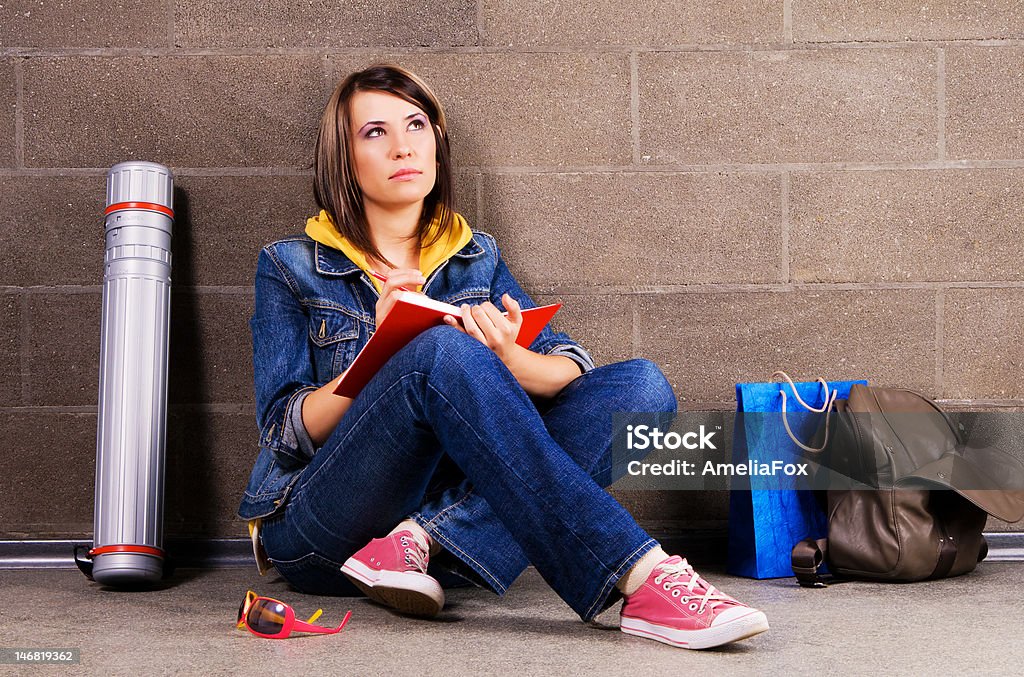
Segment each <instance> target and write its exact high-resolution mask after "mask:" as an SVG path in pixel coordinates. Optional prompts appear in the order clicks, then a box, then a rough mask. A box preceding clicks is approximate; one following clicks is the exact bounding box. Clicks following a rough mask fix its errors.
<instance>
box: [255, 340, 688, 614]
mask: <svg viewBox="0 0 1024 677" xmlns="http://www.w3.org/2000/svg"><path fill="white" fill-rule="evenodd" d="M538 406H539V407H540V409H538ZM675 410H676V399H675V396H674V394H673V392H672V389H671V387H670V386H669V384H668V382H667V381H666V380H665V377H664V376H663V375H662V373H661V371H660V370H659V369H658V367H656V366H655V365H654V364H653V363H651V362H649V361H647V360H641V359H636V360H630V361H627V362H620V363H617V364H611V365H607V366H603V367H598V368H596V369H593V370H591V371H589V372H587V373H586V374H583V375H581V376H579V377H578V378H576V379H575V380H574V381H573V382H571V383H570V384H569V385H568V386H566V387H565V388H564V389H563V390H562V392H561V393H559V395H558V396H556V397H555V398H552V399H551V400H550V401H545V402H538V403H535V402H534V401H533V400H532V399H531V398H530V397H529V395H528V394H527V393H526V392H525V391H524V390H523V389H522V387H520V385H519V384H518V382H517V381H516V380H515V378H514V377H513V375H512V374H511V372H509V370H508V369H507V368H506V367H505V365H504V364H503V363H502V362H501V360H499V359H498V357H497V355H495V354H494V352H493V351H492V350H491V349H490V348H488V347H486V346H485V345H483V344H482V343H480V342H479V341H477V340H476V339H474V338H472V337H470V336H467V335H465V334H463V333H461V332H459V331H458V330H456V329H454V328H451V327H436V328H434V329H431V330H428V331H426V332H424V333H423V334H421V335H420V336H419V337H417V338H416V339H415V340H413V341H412V342H411V343H409V344H408V345H407V346H405V347H404V348H403V349H402V350H401V351H399V352H398V353H397V354H396V355H395V356H394V357H393V358H392V359H391V360H390V361H388V363H387V364H385V365H384V367H383V368H382V369H381V370H380V371H379V372H378V373H377V375H376V376H374V378H373V379H372V380H371V381H370V383H369V384H367V386H366V387H365V388H364V390H363V391H362V392H361V393H360V394H359V396H358V397H357V398H356V399H355V400H354V401H353V403H352V405H351V407H350V408H349V410H348V411H347V412H346V414H345V416H344V417H343V418H342V420H341V423H339V424H338V426H337V428H336V429H335V430H334V432H333V433H332V434H331V436H330V437H329V438H328V439H327V441H326V442H325V443H324V445H323V446H322V447H321V448H320V449H319V450H318V451H317V453H316V455H315V456H314V457H313V459H312V460H311V461H310V463H309V465H308V466H307V467H306V468H305V469H304V470H303V472H302V476H301V477H300V478H299V479H298V481H297V483H296V485H295V487H294V489H293V491H292V494H291V498H290V500H289V502H288V503H287V504H286V506H285V509H284V510H283V512H282V513H279V514H278V515H275V516H274V517H272V518H269V519H268V520H266V521H265V522H264V525H263V531H262V533H263V543H264V547H265V548H266V551H267V554H268V556H269V558H270V559H271V560H272V561H273V562H274V564H275V566H276V568H277V570H278V571H279V573H280V574H281V576H283V577H284V578H285V580H287V581H288V582H289V583H290V584H291V585H292V586H293V587H295V588H297V589H298V590H300V591H303V592H310V593H315V594H358V592H357V591H356V590H355V588H354V587H352V586H351V584H350V583H349V582H348V580H347V579H346V578H345V576H344V575H343V574H342V573H341V572H340V567H341V564H342V563H343V562H344V561H345V560H346V559H348V557H349V556H351V555H352V554H353V553H355V552H356V551H357V550H358V549H360V548H362V547H363V546H364V545H366V543H367V542H369V540H370V539H372V538H379V537H381V536H383V535H385V534H386V533H387V532H389V531H390V530H391V529H393V528H394V526H395V525H396V524H397V523H398V522H400V521H401V520H403V519H405V518H408V517H411V518H412V519H414V520H415V521H416V522H417V523H419V524H420V525H422V526H423V528H424V529H425V530H426V531H427V533H429V534H430V536H431V538H433V539H434V540H435V541H436V542H437V543H438V544H439V545H441V546H442V548H444V552H443V553H441V555H439V556H438V557H435V558H432V561H431V568H432V569H434V567H435V565H438V566H440V567H442V568H444V569H447V570H450V571H453V572H455V573H458V574H460V575H461V576H463V577H464V578H467V579H469V580H472V581H473V582H475V583H477V584H480V585H483V586H486V587H488V588H490V589H491V590H493V591H495V592H496V593H498V594H499V595H501V594H504V592H505V591H506V590H507V589H508V587H509V586H510V585H511V584H512V582H513V581H515V579H516V578H517V577H518V576H519V575H520V574H521V573H522V572H523V570H524V569H525V568H526V566H527V565H528V564H529V563H532V564H533V565H534V566H535V567H536V569H537V571H538V572H539V573H540V575H541V576H542V577H543V578H544V579H545V580H546V581H547V582H548V584H550V585H551V587H552V588H553V589H554V590H555V592H557V593H558V595H559V596H560V597H561V598H562V599H563V600H565V602H566V603H567V604H569V606H570V607H572V609H573V610H574V611H575V612H576V613H577V614H579V616H580V618H582V619H583V620H585V621H587V620H590V619H592V618H593V617H594V616H596V615H597V614H598V613H600V612H601V611H603V610H604V609H606V608H608V607H609V606H611V605H612V604H613V603H614V602H615V601H616V600H617V599H618V598H619V597H620V596H621V595H620V594H619V593H618V591H617V589H616V588H615V582H616V581H617V580H618V579H619V578H620V577H621V576H622V575H623V574H624V573H625V572H626V571H628V570H629V568H630V567H631V566H633V564H635V563H636V561H637V560H639V559H640V557H641V556H643V554H644V553H646V552H647V551H648V550H650V549H651V548H653V547H655V546H656V545H657V542H656V541H655V540H654V539H652V538H651V537H650V536H648V534H647V533H645V532H644V531H643V529H641V528H640V527H639V526H638V525H637V524H636V522H635V521H634V520H633V518H632V517H631V516H630V515H629V513H628V512H627V511H626V510H625V508H623V507H622V506H621V505H620V504H619V503H618V502H616V501H615V499H614V498H612V497H611V496H610V495H609V494H608V493H607V492H606V491H604V489H602V486H608V485H609V484H611V482H612V481H613V479H615V478H613V477H612V471H611V466H612V459H611V451H610V449H611V437H612V413H613V412H616V411H649V412H656V411H661V412H668V413H674V412H675ZM542 411H543V413H542ZM431 573H433V571H431Z"/></svg>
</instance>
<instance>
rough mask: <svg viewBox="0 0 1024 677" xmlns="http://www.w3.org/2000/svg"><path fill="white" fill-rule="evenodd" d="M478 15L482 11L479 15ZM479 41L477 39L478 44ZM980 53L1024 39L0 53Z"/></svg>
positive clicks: (26, 53)
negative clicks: (957, 49) (960, 49)
mask: <svg viewBox="0 0 1024 677" xmlns="http://www.w3.org/2000/svg"><path fill="white" fill-rule="evenodd" d="M481 14H482V11H481ZM482 37H483V36H481V38H482ZM959 45H967V46H980V47H1021V46H1024V39H1019V38H993V39H988V38H965V39H962V40H912V41H906V40H893V41H885V40H877V41H860V42H858V41H846V42H813V41H807V42H799V43H796V42H792V43H786V42H763V43H710V44H708V43H680V44H674V45H649V44H623V45H601V46H590V45H586V46H580V45H529V46H515V45H513V46H511V47H509V46H505V45H488V46H482V45H480V46H477V45H461V46H455V47H452V46H443V47H421V46H415V47H414V46H404V47H390V46H382V45H377V46H373V45H370V46H361V47H346V48H341V47H338V46H335V45H316V46H303V47H262V48H261V47H219V48H218V47H188V48H180V49H179V48H173V47H82V48H69V49H54V48H35V47H7V48H0V58H2V57H57V58H74V57H132V56H140V57H142V56H228V57H230V56H266V57H272V56H319V55H320V54H323V53H325V52H326V53H328V54H338V55H349V56H361V55H377V54H380V53H381V51H382V50H385V51H387V52H388V53H391V54H395V55H396V56H402V55H406V54H408V55H416V54H446V55H460V54H494V55H502V54H523V55H528V54H584V55H585V54H628V53H630V52H633V51H636V52H641V53H643V52H672V53H690V52H692V53H700V52H771V51H792V50H799V51H807V52H811V51H817V52H821V51H829V50H849V49H892V50H907V49H916V48H922V49H929V48H934V47H950V46H959Z"/></svg>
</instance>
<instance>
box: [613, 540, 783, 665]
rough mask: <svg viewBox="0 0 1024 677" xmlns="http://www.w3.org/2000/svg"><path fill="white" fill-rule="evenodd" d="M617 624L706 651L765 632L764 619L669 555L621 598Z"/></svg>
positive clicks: (634, 632) (640, 634) (638, 633)
mask: <svg viewBox="0 0 1024 677" xmlns="http://www.w3.org/2000/svg"><path fill="white" fill-rule="evenodd" d="M619 628H620V629H621V630H622V631H623V632H625V633H626V634H629V635H636V636H637V637H646V638H648V639H654V640H657V641H659V642H664V643H665V644H671V645H672V646H678V647H682V648H684V649H707V648H710V647H713V646H719V645H721V644H726V643H728V642H735V641H736V640H739V639H745V638H747V637H751V636H753V635H756V634H758V633H759V632H764V631H765V630H767V629H768V618H767V617H766V616H765V615H764V613H763V612H761V611H758V610H757V609H752V608H751V607H749V606H747V605H746V604H741V603H740V602H737V601H736V600H735V599H733V598H732V597H730V596H728V595H726V594H724V593H723V592H722V591H720V590H716V589H715V587H714V586H713V585H711V584H710V583H708V582H707V581H705V580H704V579H703V578H701V577H700V576H698V575H697V572H696V571H694V570H693V567H691V566H690V565H689V564H688V563H687V562H686V560H685V559H683V558H681V557H679V556H674V557H669V558H668V559H666V560H664V561H663V562H661V564H658V565H657V566H655V567H654V571H652V572H651V575H650V576H648V577H647V580H646V581H644V584H643V585H642V586H640V589H639V590H637V591H636V592H634V593H633V594H632V595H630V596H629V597H627V598H626V601H625V602H624V603H623V605H622V611H621V613H620V619H619Z"/></svg>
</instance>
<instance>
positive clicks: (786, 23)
mask: <svg viewBox="0 0 1024 677" xmlns="http://www.w3.org/2000/svg"><path fill="white" fill-rule="evenodd" d="M782 43H783V44H785V45H792V44H793V0H783V2H782Z"/></svg>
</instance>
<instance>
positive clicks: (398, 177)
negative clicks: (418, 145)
mask: <svg viewBox="0 0 1024 677" xmlns="http://www.w3.org/2000/svg"><path fill="white" fill-rule="evenodd" d="M422 173H423V172H417V171H411V172H399V173H397V174H394V175H393V176H392V177H391V180H392V181H411V180H413V179H415V178H416V177H417V176H420V175H421V174H422Z"/></svg>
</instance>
